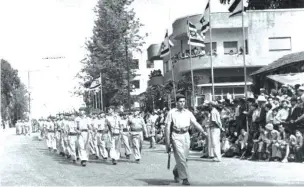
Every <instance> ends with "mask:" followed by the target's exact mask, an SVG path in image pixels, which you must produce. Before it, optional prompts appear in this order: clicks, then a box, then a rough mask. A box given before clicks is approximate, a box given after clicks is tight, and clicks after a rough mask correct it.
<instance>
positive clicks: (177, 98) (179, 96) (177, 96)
mask: <svg viewBox="0 0 304 187" xmlns="http://www.w3.org/2000/svg"><path fill="white" fill-rule="evenodd" d="M182 98H184V99H186V97H185V96H184V95H183V94H176V100H177V101H178V100H179V99H182Z"/></svg>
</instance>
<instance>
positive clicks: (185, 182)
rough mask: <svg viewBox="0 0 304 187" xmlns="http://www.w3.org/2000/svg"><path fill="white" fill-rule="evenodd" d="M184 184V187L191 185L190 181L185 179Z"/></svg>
mask: <svg viewBox="0 0 304 187" xmlns="http://www.w3.org/2000/svg"><path fill="white" fill-rule="evenodd" d="M182 184H183V185H186V186H189V185H190V183H189V181H188V179H183V183H182Z"/></svg>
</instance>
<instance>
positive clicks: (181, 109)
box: [165, 94, 205, 185]
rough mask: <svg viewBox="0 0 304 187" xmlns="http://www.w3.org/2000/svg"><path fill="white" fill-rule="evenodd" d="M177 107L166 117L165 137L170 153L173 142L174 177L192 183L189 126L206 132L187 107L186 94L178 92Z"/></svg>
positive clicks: (177, 180)
mask: <svg viewBox="0 0 304 187" xmlns="http://www.w3.org/2000/svg"><path fill="white" fill-rule="evenodd" d="M176 99H177V104H176V108H174V109H171V110H170V111H169V113H168V116H167V119H166V128H165V137H166V149H167V152H168V153H169V152H170V151H171V147H170V145H171V144H172V148H173V152H174V157H175V161H176V165H175V167H174V170H173V175H174V179H175V181H176V182H179V179H181V180H183V183H182V184H183V185H190V183H189V181H188V178H189V173H188V165H187V159H188V155H189V147H190V136H189V132H188V131H189V127H190V125H191V124H192V125H194V126H195V127H196V128H197V129H198V130H199V131H200V132H203V133H205V132H204V130H203V128H202V127H201V125H200V124H199V123H198V122H197V121H196V119H195V117H194V115H193V114H192V113H191V112H190V111H189V110H187V109H185V104H186V98H185V96H184V95H181V94H177V96H176Z"/></svg>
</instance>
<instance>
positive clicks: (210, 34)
mask: <svg viewBox="0 0 304 187" xmlns="http://www.w3.org/2000/svg"><path fill="white" fill-rule="evenodd" d="M209 38H210V67H211V84H212V100H213V101H215V95H214V71H213V62H212V54H213V50H212V26H211V0H209Z"/></svg>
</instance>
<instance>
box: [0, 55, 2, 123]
mask: <svg viewBox="0 0 304 187" xmlns="http://www.w3.org/2000/svg"><path fill="white" fill-rule="evenodd" d="M1 64H2V61H0V127H1V126H2V107H1V105H2V76H1V73H2V67H1Z"/></svg>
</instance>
